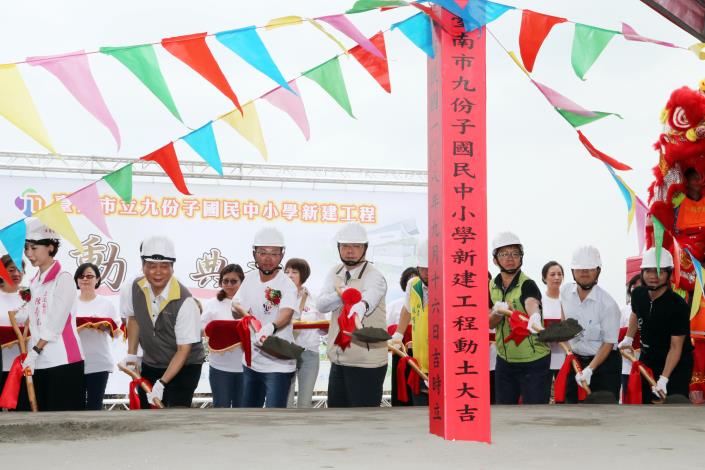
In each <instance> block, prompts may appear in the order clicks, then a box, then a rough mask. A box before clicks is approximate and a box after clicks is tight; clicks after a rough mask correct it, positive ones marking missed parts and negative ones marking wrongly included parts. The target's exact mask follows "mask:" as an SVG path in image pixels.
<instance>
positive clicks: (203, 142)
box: [181, 122, 223, 176]
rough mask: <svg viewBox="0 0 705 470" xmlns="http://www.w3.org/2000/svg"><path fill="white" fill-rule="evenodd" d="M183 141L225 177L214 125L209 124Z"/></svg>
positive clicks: (183, 138)
mask: <svg viewBox="0 0 705 470" xmlns="http://www.w3.org/2000/svg"><path fill="white" fill-rule="evenodd" d="M181 139H182V140H183V141H184V142H186V143H187V144H189V146H190V147H191V148H192V149H193V150H194V152H196V153H197V154H198V155H200V156H201V158H203V159H204V160H205V161H206V163H208V164H209V165H210V166H211V167H212V168H213V169H214V170H215V171H217V172H218V174H219V175H220V176H223V164H222V163H221V161H220V153H218V144H217V143H216V141H215V134H214V133H213V123H211V122H209V123H208V124H206V125H205V126H203V127H201V128H200V129H196V130H195V131H193V132H191V133H190V134H188V135H185V136H183V137H182V138H181Z"/></svg>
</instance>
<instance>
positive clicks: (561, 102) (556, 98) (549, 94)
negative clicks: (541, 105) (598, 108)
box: [531, 80, 597, 117]
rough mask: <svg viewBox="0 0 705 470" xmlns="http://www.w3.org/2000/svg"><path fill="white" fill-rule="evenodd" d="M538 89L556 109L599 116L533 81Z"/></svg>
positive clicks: (582, 114)
mask: <svg viewBox="0 0 705 470" xmlns="http://www.w3.org/2000/svg"><path fill="white" fill-rule="evenodd" d="M531 81H532V82H533V84H534V85H536V88H538V89H539V91H540V92H541V93H543V96H545V97H546V99H547V100H548V102H549V103H551V104H552V105H553V107H555V108H559V109H563V110H565V111H569V112H571V113H575V114H579V115H581V116H587V117H595V116H597V114H595V113H593V112H592V111H590V110H589V109H585V108H583V107H582V106H580V105H579V104H577V103H575V102H574V101H572V100H570V99H569V98H566V97H565V96H563V95H561V94H560V93H558V92H557V91H556V90H554V89H553V88H550V87H547V86H546V85H544V84H542V83H539V82H537V81H536V80H531Z"/></svg>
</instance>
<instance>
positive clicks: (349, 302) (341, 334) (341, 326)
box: [333, 287, 362, 351]
mask: <svg viewBox="0 0 705 470" xmlns="http://www.w3.org/2000/svg"><path fill="white" fill-rule="evenodd" d="M340 298H341V300H342V301H343V308H342V309H341V310H340V314H339V315H338V334H337V335H336V337H335V341H333V343H335V344H337V345H338V346H340V349H342V350H343V351H345V350H346V349H347V348H349V347H350V343H352V337H350V336H348V335H346V334H345V332H346V331H347V332H349V333H350V332H353V331H355V329H356V326H355V317H356V316H357V314H356V315H353V316H352V317H350V318H348V313H350V309H351V308H352V306H353V305H355V304H356V303H358V302H359V301H361V300H362V293H361V292H360V291H359V290H357V289H353V288H352V287H349V288H347V289H345V291H344V292H343V294H342V295H341V296H340Z"/></svg>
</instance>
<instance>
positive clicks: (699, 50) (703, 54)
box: [688, 42, 705, 60]
mask: <svg viewBox="0 0 705 470" xmlns="http://www.w3.org/2000/svg"><path fill="white" fill-rule="evenodd" d="M688 50H689V51H691V52H693V53H694V54H695V55H696V56H698V59H700V60H705V42H698V43H695V44H693V45H692V46H690V47H688Z"/></svg>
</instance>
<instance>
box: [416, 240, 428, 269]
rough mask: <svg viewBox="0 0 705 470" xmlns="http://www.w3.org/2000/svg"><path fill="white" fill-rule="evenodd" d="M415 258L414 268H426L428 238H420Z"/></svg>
mask: <svg viewBox="0 0 705 470" xmlns="http://www.w3.org/2000/svg"><path fill="white" fill-rule="evenodd" d="M416 256H417V258H418V260H417V262H416V266H417V267H419V268H428V238H422V239H421V241H419V246H418V248H417V251H416Z"/></svg>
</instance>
